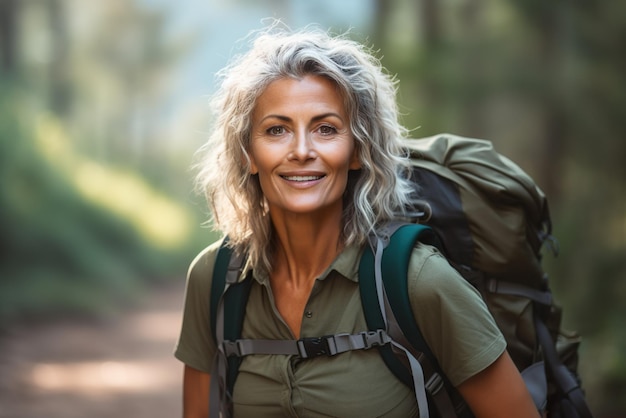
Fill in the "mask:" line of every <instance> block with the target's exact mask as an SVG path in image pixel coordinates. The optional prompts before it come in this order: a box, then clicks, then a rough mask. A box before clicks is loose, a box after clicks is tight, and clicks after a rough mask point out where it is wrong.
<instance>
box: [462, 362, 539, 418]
mask: <svg viewBox="0 0 626 418" xmlns="http://www.w3.org/2000/svg"><path fill="white" fill-rule="evenodd" d="M458 390H459V392H460V393H461V395H462V396H463V398H465V401H466V402H467V404H468V405H469V406H470V408H471V409H472V412H474V415H475V416H476V417H477V418H478V417H479V418H492V417H493V418H496V417H507V418H531V417H532V418H538V417H539V412H538V411H537V409H536V407H535V404H534V402H533V400H532V398H531V396H530V393H529V392H528V389H526V385H525V383H524V380H523V379H522V376H521V375H520V374H519V372H518V370H517V368H516V367H515V364H514V363H513V361H512V360H511V357H510V356H509V354H508V353H507V352H506V351H505V352H504V353H503V354H502V355H501V356H500V357H498V359H497V360H496V361H494V362H493V363H492V364H491V365H490V366H489V367H487V368H486V369H485V370H483V371H482V372H480V373H478V374H477V375H475V376H472V377H470V378H469V379H467V380H466V381H465V382H463V383H461V384H460V385H459V386H458Z"/></svg>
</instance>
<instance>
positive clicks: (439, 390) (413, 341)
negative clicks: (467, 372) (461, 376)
mask: <svg viewBox="0 0 626 418" xmlns="http://www.w3.org/2000/svg"><path fill="white" fill-rule="evenodd" d="M396 228H397V229H396ZM396 228H394V229H392V233H391V234H389V235H387V236H384V237H383V240H385V241H387V243H386V247H385V250H384V251H383V254H382V257H380V259H377V258H378V257H377V256H376V255H375V253H374V251H373V249H372V248H370V247H367V248H366V249H365V252H364V254H363V256H362V258H361V264H360V266H359V286H360V291H361V299H362V304H363V312H364V314H365V319H366V322H367V324H368V327H369V329H387V330H388V332H389V335H390V336H391V338H392V340H393V341H397V342H399V343H400V344H402V345H404V346H405V348H406V349H407V350H408V351H409V352H410V353H411V354H412V355H414V356H415V357H416V358H418V359H419V361H420V363H421V364H422V366H423V370H424V378H425V380H426V382H425V386H426V390H427V392H428V394H429V396H430V397H431V399H432V400H433V402H432V403H430V405H431V406H435V407H436V409H437V411H438V415H437V416H441V417H457V416H458V417H465V416H468V417H469V416H472V415H471V412H470V411H469V408H467V407H466V405H465V403H464V401H463V400H462V398H461V397H460V395H459V394H458V392H457V391H456V389H455V388H454V387H453V386H452V384H451V383H450V382H449V381H448V379H447V378H446V376H445V374H444V373H443V372H442V370H441V367H440V366H439V363H438V361H437V359H436V357H435V356H434V354H433V353H432V351H431V349H430V347H429V346H428V344H427V343H426V341H425V340H424V337H423V335H422V333H421V331H420V329H419V327H418V325H417V323H416V322H415V318H414V316H413V309H412V307H411V304H410V300H409V293H408V282H407V277H408V267H409V260H410V257H411V253H412V251H413V248H414V246H415V245H416V243H417V242H418V241H419V242H423V243H425V244H429V245H433V246H435V247H438V248H441V247H440V245H441V244H440V242H439V239H438V237H437V236H436V234H435V233H434V231H433V230H432V229H431V228H430V227H428V226H425V225H419V224H403V225H400V226H399V227H396ZM377 264H380V267H379V266H377ZM378 269H379V270H378ZM377 270H378V271H377ZM377 274H379V275H381V278H380V280H382V282H383V284H384V288H383V289H382V293H383V302H381V301H380V300H379V294H380V293H381V290H380V289H378V288H377V285H376V282H377V281H380V280H377V278H376V275H377ZM383 305H384V306H383ZM385 311H387V313H385ZM378 349H379V351H380V353H381V356H382V358H383V360H384V361H385V363H386V364H387V367H388V368H389V369H390V370H391V371H392V372H393V373H394V374H395V375H396V377H397V378H398V379H399V380H401V381H402V382H404V383H405V384H407V385H408V386H412V377H411V369H410V368H409V367H407V365H406V361H404V360H403V358H402V355H399V353H398V352H397V350H396V351H394V350H393V349H392V345H386V346H382V347H378Z"/></svg>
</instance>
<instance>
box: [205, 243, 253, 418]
mask: <svg viewBox="0 0 626 418" xmlns="http://www.w3.org/2000/svg"><path fill="white" fill-rule="evenodd" d="M227 243H228V237H226V238H225V239H224V242H223V243H222V245H221V246H220V249H219V251H218V253H217V257H216V259H215V265H214V267H213V277H212V283H211V294H210V296H209V297H210V305H209V309H210V314H211V317H210V324H211V333H212V335H213V338H214V340H215V342H216V345H218V347H219V346H220V345H221V342H223V341H225V340H237V339H238V338H239V337H240V336H241V330H242V328H243V320H244V318H245V312H246V304H247V302H248V297H249V295H250V289H251V287H252V279H251V277H247V278H246V279H244V280H242V281H238V278H239V274H240V272H241V268H242V265H243V260H244V259H245V257H244V256H242V255H237V254H235V253H234V251H233V249H232V248H231V247H230V246H229V245H228V244H227ZM220 355H221V354H220V353H218V359H216V361H217V363H216V364H217V366H216V367H215V370H214V371H213V372H212V373H216V372H217V374H221V375H220V376H217V375H216V376H211V379H212V382H211V383H212V384H211V389H212V390H211V405H212V411H211V416H212V417H214V416H217V414H219V412H218V411H217V409H216V408H218V407H219V406H220V405H221V404H230V402H221V401H222V400H224V399H228V398H230V396H231V394H232V391H233V388H234V386H235V380H236V378H237V374H238V372H239V366H240V364H241V358H240V357H228V358H227V359H226V360H225V361H226V362H227V366H226V367H220V366H219V357H220ZM222 372H223V373H222ZM224 374H225V375H224ZM216 383H217V384H216ZM222 385H225V387H221V386H222Z"/></svg>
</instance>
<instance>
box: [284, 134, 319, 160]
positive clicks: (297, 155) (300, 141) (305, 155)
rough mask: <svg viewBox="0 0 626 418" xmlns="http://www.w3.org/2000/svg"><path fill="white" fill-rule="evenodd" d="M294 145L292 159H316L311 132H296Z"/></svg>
mask: <svg viewBox="0 0 626 418" xmlns="http://www.w3.org/2000/svg"><path fill="white" fill-rule="evenodd" d="M292 144H293V145H292V150H291V154H290V156H291V158H293V159H298V160H302V161H305V160H308V159H311V158H314V157H315V150H314V146H313V141H312V139H311V136H310V133H309V132H307V131H305V130H298V131H296V132H295V133H294V138H293V142H292Z"/></svg>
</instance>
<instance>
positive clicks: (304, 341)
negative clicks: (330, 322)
mask: <svg viewBox="0 0 626 418" xmlns="http://www.w3.org/2000/svg"><path fill="white" fill-rule="evenodd" d="M298 352H299V354H300V357H302V358H311V357H319V356H329V355H331V352H330V347H329V346H328V337H309V338H301V339H299V340H298Z"/></svg>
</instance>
